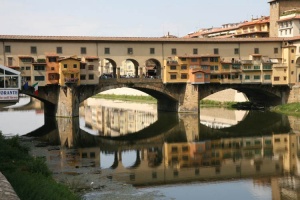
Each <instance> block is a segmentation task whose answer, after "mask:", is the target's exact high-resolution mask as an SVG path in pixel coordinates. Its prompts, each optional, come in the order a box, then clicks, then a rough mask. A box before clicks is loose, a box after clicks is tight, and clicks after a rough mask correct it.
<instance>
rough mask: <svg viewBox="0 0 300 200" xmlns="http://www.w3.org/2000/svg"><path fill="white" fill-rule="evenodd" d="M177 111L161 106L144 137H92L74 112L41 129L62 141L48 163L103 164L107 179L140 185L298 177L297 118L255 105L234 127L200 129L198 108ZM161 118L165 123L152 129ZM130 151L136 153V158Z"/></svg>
mask: <svg viewBox="0 0 300 200" xmlns="http://www.w3.org/2000/svg"><path fill="white" fill-rule="evenodd" d="M174 116H177V118H176V117H174ZM174 116H173V115H172V113H168V114H167V115H166V116H165V115H164V114H161V113H158V121H157V122H155V123H153V124H152V125H150V126H149V127H148V128H145V130H144V131H145V132H140V133H142V134H141V135H144V136H146V137H138V136H137V135H134V134H129V135H127V136H124V137H114V138H112V137H99V136H93V135H91V134H89V133H86V132H84V131H83V130H79V126H78V125H76V123H79V122H78V121H77V122H76V120H75V119H74V120H75V121H73V120H68V119H62V120H58V121H57V123H58V124H57V127H60V128H59V130H57V131H54V130H52V131H51V132H50V133H49V134H48V135H44V136H43V138H44V139H45V140H46V141H48V142H49V141H51V139H54V140H53V141H54V142H53V145H54V144H56V145H59V146H60V147H59V148H58V149H53V150H49V151H47V154H48V155H47V156H46V158H47V162H48V164H49V166H50V168H51V169H52V171H54V172H70V171H71V172H76V173H79V174H80V173H82V171H81V170H85V171H86V170H89V171H90V172H97V173H98V174H99V171H101V174H100V175H102V176H105V178H106V176H107V174H108V173H109V174H110V175H109V177H110V178H111V179H114V180H119V181H124V182H127V183H130V184H133V185H135V186H142V185H159V184H175V183H180V182H193V181H205V182H207V181H215V180H223V181H224V180H232V178H235V179H244V178H251V179H252V180H253V184H254V185H261V184H262V185H269V187H272V195H274V196H278V195H280V193H278V191H284V190H285V189H288V188H290V187H294V186H293V182H295V181H298V180H299V179H298V178H297V176H293V175H292V174H296V175H299V170H298V169H299V168H300V166H299V161H298V160H299V156H298V155H300V153H299V152H300V142H299V141H300V135H299V133H300V131H299V130H300V128H299V127H300V126H299V124H300V123H299V119H296V118H293V119H292V118H287V117H286V116H283V115H278V114H275V113H267V112H265V113H259V112H253V113H251V114H249V115H248V117H246V118H245V119H244V120H243V121H242V122H241V123H239V124H238V125H237V126H235V127H231V128H229V129H222V130H224V131H223V132H222V130H217V132H216V131H214V130H213V129H211V130H213V131H212V132H210V130H209V128H207V129H205V130H202V129H199V126H200V124H199V121H200V120H199V118H198V117H197V115H196V116H195V115H192V114H175V115H174ZM261 117H263V119H265V120H264V123H263V125H262V126H261V127H260V126H258V125H257V126H256V127H255V129H252V128H253V124H262V123H260V122H261V121H262V118H261ZM266 119H267V120H266ZM77 120H78V119H77ZM47 121H48V120H47ZM170 121H172V123H170ZM161 122H163V123H161ZM167 122H168V123H169V124H168V123H167ZM68 123H69V125H68ZM72 123H73V124H74V125H75V126H71V124H72ZM159 123H161V124H163V125H164V126H165V128H164V129H163V128H155V130H154V129H151V127H152V126H156V125H157V124H159ZM63 127H64V128H63ZM74 127H75V128H74ZM157 127H160V126H157ZM148 129H150V131H149V132H150V133H148V132H147V130H148ZM68 130H72V131H71V132H70V133H68V132H67V131H68ZM290 130H292V131H290ZM204 132H207V133H205V134H204ZM262 133H263V134H262ZM55 134H59V136H58V135H57V136H55ZM216 134H217V137H212V136H214V135H216ZM51 135H54V136H51ZM132 135H134V137H131V136H132ZM55 138H60V139H59V140H56V139H55ZM66 141H68V142H66ZM58 142H59V143H58ZM66 144H68V145H69V146H68V145H66ZM69 147H71V148H69ZM124 152H131V154H130V156H131V157H130V159H128V158H127V157H126V156H127V154H126V153H124ZM103 154H105V157H102V155H103ZM128 160H130V163H129V164H128V163H127V161H128ZM102 161H103V162H105V163H104V164H105V165H102V163H103V162H102ZM57 163H59V164H57ZM106 167H107V168H106ZM105 168H106V169H105ZM108 168H109V169H108ZM285 172H287V173H290V174H291V175H290V176H288V177H286V176H284V174H285ZM274 177H275V178H274ZM290 180H292V181H290Z"/></svg>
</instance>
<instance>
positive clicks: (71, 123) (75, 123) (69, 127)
mask: <svg viewBox="0 0 300 200" xmlns="http://www.w3.org/2000/svg"><path fill="white" fill-rule="evenodd" d="M56 122H57V129H58V133H59V138H60V143H61V144H60V145H61V146H67V147H69V148H70V147H73V146H74V145H75V144H74V142H75V141H76V139H75V138H74V137H76V133H78V131H79V130H80V129H79V118H78V117H74V118H62V117H59V118H56Z"/></svg>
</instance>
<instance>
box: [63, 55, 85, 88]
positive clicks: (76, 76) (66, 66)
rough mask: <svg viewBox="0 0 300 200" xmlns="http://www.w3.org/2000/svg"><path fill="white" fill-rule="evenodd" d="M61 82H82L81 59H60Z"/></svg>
mask: <svg viewBox="0 0 300 200" xmlns="http://www.w3.org/2000/svg"><path fill="white" fill-rule="evenodd" d="M59 74H60V78H59V84H60V85H61V86H65V85H66V84H78V85H79V84H80V61H79V60H78V59H77V58H76V57H70V58H63V59H61V60H59Z"/></svg>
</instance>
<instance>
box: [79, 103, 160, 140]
mask: <svg viewBox="0 0 300 200" xmlns="http://www.w3.org/2000/svg"><path fill="white" fill-rule="evenodd" d="M80 118H81V120H80V128H81V129H83V130H85V131H87V132H89V133H91V134H94V135H100V136H110V137H117V136H121V135H127V134H131V133H136V132H138V131H140V130H142V129H144V128H146V127H148V126H150V125H151V124H153V123H154V122H155V121H157V108H156V104H142V103H132V102H122V101H113V100H106V99H98V98H89V99H87V100H86V101H85V102H84V103H83V105H82V106H81V107H80Z"/></svg>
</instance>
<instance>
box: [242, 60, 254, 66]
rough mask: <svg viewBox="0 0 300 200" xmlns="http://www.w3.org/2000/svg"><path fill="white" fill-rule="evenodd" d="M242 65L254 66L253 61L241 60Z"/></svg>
mask: <svg viewBox="0 0 300 200" xmlns="http://www.w3.org/2000/svg"><path fill="white" fill-rule="evenodd" d="M241 63H242V64H243V65H245V64H246V65H252V60H241Z"/></svg>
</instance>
